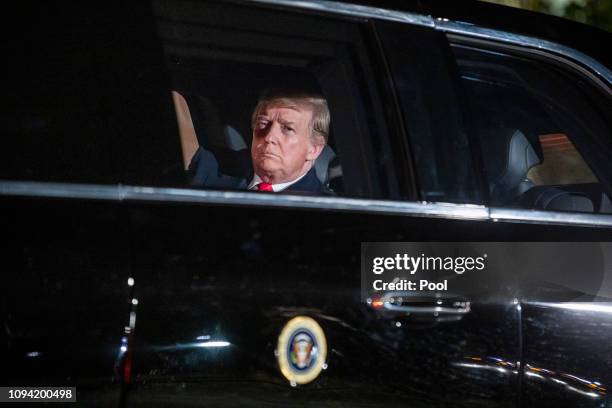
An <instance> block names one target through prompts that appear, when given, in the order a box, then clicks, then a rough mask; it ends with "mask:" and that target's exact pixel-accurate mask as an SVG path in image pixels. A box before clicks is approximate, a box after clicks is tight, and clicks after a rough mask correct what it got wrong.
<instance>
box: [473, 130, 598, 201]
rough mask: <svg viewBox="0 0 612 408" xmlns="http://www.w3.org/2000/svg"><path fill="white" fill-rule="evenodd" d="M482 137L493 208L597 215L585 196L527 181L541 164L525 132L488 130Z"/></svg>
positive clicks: (570, 190) (577, 192)
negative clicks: (528, 175)
mask: <svg viewBox="0 0 612 408" xmlns="http://www.w3.org/2000/svg"><path fill="white" fill-rule="evenodd" d="M481 135H483V137H482V139H481V145H482V150H483V156H484V161H485V168H486V171H487V175H488V179H489V188H490V192H491V204H492V205H501V206H516V207H522V208H529V209H538V210H552V211H580V212H593V208H594V207H593V202H592V201H591V200H590V199H589V198H588V197H587V196H586V194H584V193H583V192H581V191H573V190H572V189H571V188H567V187H565V188H564V189H561V188H558V187H555V186H536V185H535V184H534V183H533V182H532V181H531V180H530V179H529V178H528V177H527V173H528V172H529V170H530V169H531V168H532V167H534V166H536V165H538V164H540V163H541V160H540V157H539V156H538V154H537V153H536V151H535V149H534V147H533V145H532V144H531V143H530V142H529V140H528V139H527V137H526V136H525V134H524V133H523V132H522V131H521V130H519V129H497V130H486V131H483V132H482V133H481Z"/></svg>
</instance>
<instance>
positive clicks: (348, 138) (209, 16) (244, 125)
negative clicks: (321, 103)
mask: <svg viewBox="0 0 612 408" xmlns="http://www.w3.org/2000/svg"><path fill="white" fill-rule="evenodd" d="M155 13H156V14H157V18H158V29H159V35H160V37H161V39H162V41H163V46H164V50H165V53H166V57H167V66H168V69H169V72H170V74H171V78H172V86H171V91H173V92H174V95H175V105H176V107H177V117H178V119H179V122H180V125H181V142H182V146H183V157H182V160H183V167H184V168H188V167H189V161H190V157H191V156H192V154H193V152H194V150H195V149H197V148H198V147H201V148H203V149H206V150H207V151H210V152H212V153H213V156H214V159H215V160H216V162H218V168H219V175H220V176H219V180H217V181H218V183H217V184H213V185H212V187H213V188H222V189H226V188H232V187H233V185H234V181H235V180H234V179H244V178H248V177H250V176H249V174H252V169H250V157H249V153H248V152H249V149H250V145H251V137H252V136H251V135H252V131H251V114H252V112H253V109H254V107H255V105H256V104H257V100H258V98H259V97H260V96H261V95H262V94H263V93H265V92H266V91H268V90H270V89H279V88H281V89H292V90H294V89H297V90H302V91H304V92H310V93H317V94H321V95H323V96H324V97H325V98H326V99H327V102H328V104H329V108H330V112H331V130H330V138H329V143H328V146H329V148H328V152H326V151H324V152H323V154H322V155H321V157H323V156H326V155H327V156H326V159H325V160H324V163H322V164H321V166H320V167H321V168H320V169H317V170H320V171H318V173H320V175H321V176H322V177H323V178H324V179H325V182H326V183H327V184H328V186H329V187H330V188H331V189H332V190H333V191H334V192H335V193H336V194H338V195H348V196H357V197H377V198H390V197H391V198H401V197H406V196H407V195H408V194H409V192H407V191H406V189H404V188H402V187H400V186H401V182H400V181H398V180H399V179H403V178H404V177H399V176H398V174H397V171H396V169H395V167H394V166H395V164H394V160H393V158H392V148H391V143H392V141H391V140H390V139H389V132H388V129H387V124H386V116H385V108H384V106H385V105H386V101H385V100H384V99H383V95H382V93H381V91H380V90H379V89H378V84H377V82H376V78H377V73H376V69H375V67H374V64H371V62H370V61H371V60H372V58H375V57H374V56H373V52H374V51H372V47H371V46H370V45H369V42H368V41H369V40H368V38H369V36H368V33H367V26H365V25H362V24H360V23H352V22H346V21H343V20H335V19H331V18H325V17H321V16H311V15H308V14H301V13H296V12H294V11H284V12H280V11H277V10H274V9H268V8H266V7H259V6H253V7H243V6H236V5H230V4H223V3H218V4H217V3H206V4H202V3H199V2H163V1H160V2H156V3H155ZM189 119H191V123H192V125H193V126H192V127H191V126H189V123H190V120H189ZM244 153H246V155H245V154H244ZM241 156H242V157H241ZM245 157H246V158H245ZM321 157H320V159H321ZM319 162H320V160H319V161H318V162H317V163H318V164H320V163H319ZM186 183H189V174H188V175H187V179H186ZM205 187H208V186H205Z"/></svg>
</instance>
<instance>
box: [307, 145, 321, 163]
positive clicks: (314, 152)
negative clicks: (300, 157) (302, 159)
mask: <svg viewBox="0 0 612 408" xmlns="http://www.w3.org/2000/svg"><path fill="white" fill-rule="evenodd" d="M324 147H325V144H320V143H318V144H314V143H311V144H310V146H309V147H308V153H307V154H306V160H307V161H315V160H317V157H319V155H320V154H321V152H322V151H323V148H324Z"/></svg>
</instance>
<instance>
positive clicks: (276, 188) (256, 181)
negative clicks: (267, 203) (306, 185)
mask: <svg viewBox="0 0 612 408" xmlns="http://www.w3.org/2000/svg"><path fill="white" fill-rule="evenodd" d="M306 174H308V172H306V173H304V174H302V175H301V176H300V177H298V178H296V179H295V180H291V181H288V182H286V183H278V184H272V191H274V192H275V193H278V192H279V191H283V190H285V189H287V188H289V186H291V185H292V184H295V183H297V182H298V181H300V180H301V179H302V178H304V176H305V175H306ZM262 182H263V181H262V179H261V177H259V176H258V175H257V174H255V175H254V176H253V180H252V181H251V182H250V183H249V187H248V189H249V190H257V185H258V184H259V183H262Z"/></svg>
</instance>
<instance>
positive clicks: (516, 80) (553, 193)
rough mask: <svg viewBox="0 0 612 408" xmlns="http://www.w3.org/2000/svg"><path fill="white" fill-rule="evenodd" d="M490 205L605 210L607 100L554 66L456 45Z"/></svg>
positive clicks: (611, 120) (609, 144) (610, 123)
mask: <svg viewBox="0 0 612 408" xmlns="http://www.w3.org/2000/svg"><path fill="white" fill-rule="evenodd" d="M453 51H454V54H455V57H456V60H457V64H458V68H459V72H460V76H461V85H462V88H463V90H464V92H465V97H466V99H467V101H468V103H467V106H468V108H469V118H470V120H471V127H472V133H473V134H474V135H475V136H476V138H477V140H478V144H479V145H480V153H481V156H480V160H481V162H482V170H483V171H482V174H484V176H485V178H486V182H485V184H486V185H487V186H488V193H489V202H490V204H491V205H493V206H502V207H518V208H528V209H537V210H554V211H579V212H589V213H592V212H595V213H597V212H610V211H611V210H612V208H611V207H610V200H609V196H608V194H607V192H608V191H609V183H610V180H611V178H610V175H611V174H612V162H611V161H610V157H612V156H611V155H612V140H611V138H610V135H611V134H612V115H611V114H610V111H609V109H608V110H606V107H607V106H609V103H610V101H609V96H606V95H605V92H604V91H601V90H598V89H597V88H596V87H595V86H594V85H592V84H591V82H590V81H589V80H588V79H587V78H584V77H581V76H580V75H578V73H575V72H573V71H570V70H569V69H564V68H563V67H562V66H560V65H559V64H557V63H553V62H548V61H545V60H542V59H536V58H530V57H529V56H525V55H516V54H512V53H507V52H506V51H502V50H488V49H480V48H477V47H473V46H469V45H467V44H455V45H454V46H453Z"/></svg>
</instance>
